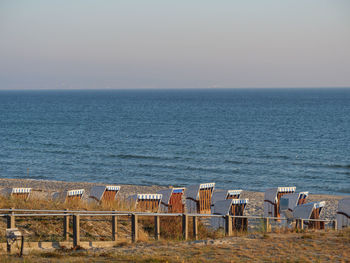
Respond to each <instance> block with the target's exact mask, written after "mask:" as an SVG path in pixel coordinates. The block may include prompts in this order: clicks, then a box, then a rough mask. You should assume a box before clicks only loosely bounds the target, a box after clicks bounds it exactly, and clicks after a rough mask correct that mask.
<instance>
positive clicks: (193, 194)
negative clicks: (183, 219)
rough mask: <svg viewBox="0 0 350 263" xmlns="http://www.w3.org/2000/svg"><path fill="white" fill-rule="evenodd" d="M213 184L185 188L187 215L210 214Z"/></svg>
mask: <svg viewBox="0 0 350 263" xmlns="http://www.w3.org/2000/svg"><path fill="white" fill-rule="evenodd" d="M214 188H215V183H207V184H198V185H191V186H189V187H187V188H186V210H187V212H188V213H198V214H210V213H211V203H212V195H213V192H214Z"/></svg>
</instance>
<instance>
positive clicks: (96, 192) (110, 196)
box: [89, 185, 120, 203]
mask: <svg viewBox="0 0 350 263" xmlns="http://www.w3.org/2000/svg"><path fill="white" fill-rule="evenodd" d="M119 191H120V186H118V185H106V186H101V185H98V186H93V187H92V188H91V191H90V196H89V198H91V199H94V200H96V201H98V202H100V203H112V202H113V201H115V200H116V199H117V196H118V193H119Z"/></svg>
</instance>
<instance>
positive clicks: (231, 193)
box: [211, 189, 242, 205]
mask: <svg viewBox="0 0 350 263" xmlns="http://www.w3.org/2000/svg"><path fill="white" fill-rule="evenodd" d="M241 193H242V190H221V189H215V190H214V193H213V197H212V200H211V203H212V205H214V204H215V203H216V202H217V201H221V200H226V199H239V198H240V196H241Z"/></svg>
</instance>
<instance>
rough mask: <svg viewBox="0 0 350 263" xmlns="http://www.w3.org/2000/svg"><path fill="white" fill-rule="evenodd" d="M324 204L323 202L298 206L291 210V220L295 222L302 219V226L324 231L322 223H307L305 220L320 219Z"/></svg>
mask: <svg viewBox="0 0 350 263" xmlns="http://www.w3.org/2000/svg"><path fill="white" fill-rule="evenodd" d="M325 204H326V202H325V201H321V202H312V203H307V204H302V205H298V206H296V207H295V208H294V210H293V218H294V219H297V220H298V219H304V220H305V221H304V224H306V225H307V226H308V227H309V228H314V229H324V222H322V221H319V222H315V221H307V219H320V214H321V212H322V210H323V209H322V208H323V207H324V206H325Z"/></svg>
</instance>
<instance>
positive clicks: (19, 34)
mask: <svg viewBox="0 0 350 263" xmlns="http://www.w3.org/2000/svg"><path fill="white" fill-rule="evenodd" d="M315 86H316V87H317V86H322V87H336V86H350V1H348V0H342V1H339V0H329V1H324V0H305V1H296V0H275V1H271V0H264V1H262V0H255V1H253V0H251V1H248V0H245V1H244V0H242V1H233V0H227V1H224V0H218V1H212V0H211V1H205V0H198V1H194V0H186V1H183V0H177V1H166V0H159V1H154V0H147V1H145V0H142V1H141V0H140V1H133V0H125V1H118V0H114V1H112V0H111V1H107V0H105V1H104V0H96V1H89V0H68V1H65V0H57V1H47V0H42V1H36V0H31V1H28V0H23V1H17V0H0V89H36V88H37V89H57V88H79V89H80V88H208V87H225V88H226V87H227V88H235V87H315Z"/></svg>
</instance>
